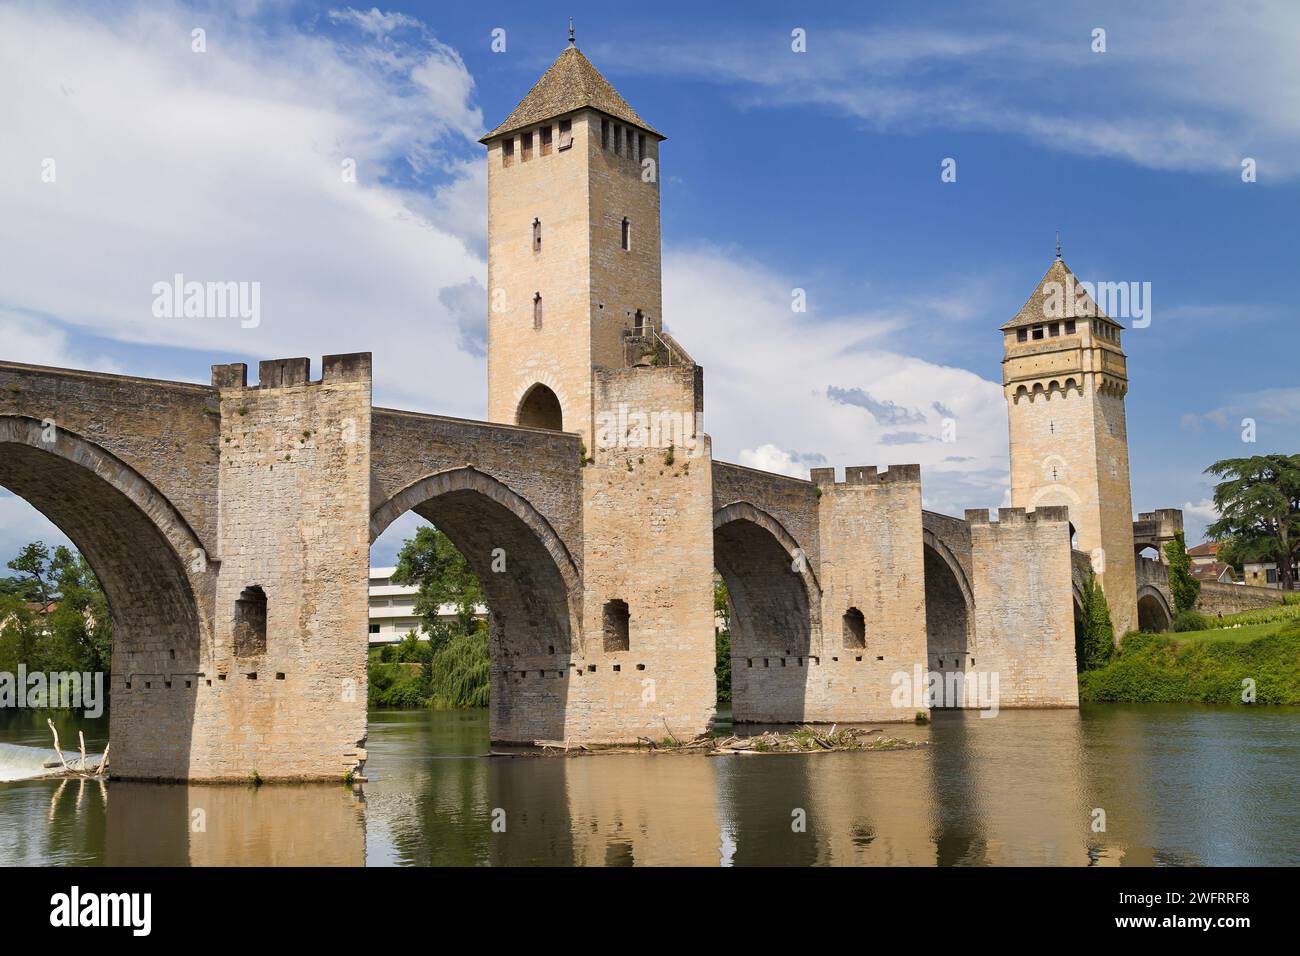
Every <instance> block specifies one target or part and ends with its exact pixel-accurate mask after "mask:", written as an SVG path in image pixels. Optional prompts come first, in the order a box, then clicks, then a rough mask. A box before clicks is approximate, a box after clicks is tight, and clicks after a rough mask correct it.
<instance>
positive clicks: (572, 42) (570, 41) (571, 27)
mask: <svg viewBox="0 0 1300 956" xmlns="http://www.w3.org/2000/svg"><path fill="white" fill-rule="evenodd" d="M569 46H576V42H575V41H574V39H573V17H569Z"/></svg>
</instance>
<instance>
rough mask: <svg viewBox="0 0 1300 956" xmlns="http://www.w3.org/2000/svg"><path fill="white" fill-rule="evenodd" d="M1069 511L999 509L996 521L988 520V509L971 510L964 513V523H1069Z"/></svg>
mask: <svg viewBox="0 0 1300 956" xmlns="http://www.w3.org/2000/svg"><path fill="white" fill-rule="evenodd" d="M1069 520H1070V509H1069V508H1067V507H1066V506H1065V505H1041V506H1039V507H1038V508H1036V509H1034V510H1033V511H1026V510H1025V509H1024V508H999V509H998V520H997V521H996V522H995V521H992V520H991V519H990V518H989V513H988V509H986V508H972V509H967V511H966V523H967V524H970V525H976V524H999V525H1011V524H1025V523H1026V522H1029V521H1069Z"/></svg>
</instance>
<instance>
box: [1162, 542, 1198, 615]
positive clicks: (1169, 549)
mask: <svg viewBox="0 0 1300 956" xmlns="http://www.w3.org/2000/svg"><path fill="white" fill-rule="evenodd" d="M1165 559H1166V560H1167V561H1168V562H1169V590H1170V591H1172V592H1173V593H1174V610H1175V612H1178V611H1190V610H1191V609H1192V606H1193V605H1195V604H1196V597H1197V595H1199V594H1200V593H1201V582H1200V581H1198V580H1196V578H1194V577H1192V559H1191V558H1189V557H1188V556H1187V539H1186V538H1184V537H1183V533H1182V532H1181V531H1180V532H1178V534H1176V535H1174V540H1172V541H1167V542H1165Z"/></svg>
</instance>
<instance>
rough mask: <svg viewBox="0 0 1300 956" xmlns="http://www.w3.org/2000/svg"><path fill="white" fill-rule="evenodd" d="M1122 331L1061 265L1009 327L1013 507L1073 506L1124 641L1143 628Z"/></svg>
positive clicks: (1079, 539)
mask: <svg viewBox="0 0 1300 956" xmlns="http://www.w3.org/2000/svg"><path fill="white" fill-rule="evenodd" d="M1121 328H1122V327H1121V326H1120V324H1119V323H1118V322H1116V321H1114V320H1113V319H1111V318H1109V317H1108V316H1106V315H1104V314H1103V313H1102V312H1101V310H1100V309H1099V308H1098V307H1097V304H1096V302H1095V301H1094V300H1093V299H1092V297H1091V296H1090V295H1088V294H1087V292H1086V291H1085V290H1084V289H1083V288H1082V287H1081V286H1080V285H1079V284H1078V283H1077V281H1076V279H1075V277H1074V274H1073V273H1072V272H1071V271H1070V270H1069V268H1068V267H1067V266H1066V265H1065V263H1064V262H1063V261H1062V260H1061V258H1060V253H1059V251H1058V253H1057V258H1056V260H1055V261H1054V262H1053V263H1052V265H1051V268H1049V269H1048V270H1047V274H1046V275H1045V276H1043V279H1042V281H1041V282H1040V283H1039V284H1038V288H1037V289H1035V290H1034V294H1033V295H1031V296H1030V297H1029V300H1028V301H1027V302H1026V303H1025V305H1024V307H1023V308H1021V310H1020V311H1019V312H1018V313H1016V315H1015V317H1014V318H1013V319H1012V320H1011V321H1010V322H1008V323H1006V324H1005V325H1003V326H1002V329H1001V331H1002V334H1003V342H1004V344H1003V356H1004V357H1003V359H1002V387H1003V392H1004V393H1005V395H1006V399H1007V418H1008V422H1009V426H1010V438H1011V505H1012V507H1015V508H1025V509H1034V508H1038V507H1040V506H1043V505H1065V506H1067V507H1068V508H1069V509H1070V524H1071V525H1072V527H1073V530H1074V533H1075V540H1074V547H1075V549H1076V550H1079V551H1084V552H1087V553H1088V554H1089V555H1090V556H1091V558H1092V564H1093V568H1094V570H1095V571H1096V573H1097V577H1098V579H1099V580H1100V581H1101V584H1102V588H1103V590H1104V591H1105V592H1106V600H1107V601H1108V603H1109V604H1110V613H1111V621H1112V623H1113V624H1114V627H1115V636H1116V638H1117V639H1118V638H1119V637H1120V636H1121V635H1122V634H1124V633H1125V632H1126V631H1128V630H1130V629H1135V628H1136V627H1137V626H1138V620H1137V605H1136V597H1135V594H1136V579H1135V572H1134V550H1133V504H1132V498H1131V494H1130V490H1129V464H1128V432H1127V427H1126V425H1125V419H1124V395H1125V393H1126V392H1127V391H1128V372H1127V367H1126V362H1125V356H1124V352H1123V350H1122V349H1121V348H1120V331H1121Z"/></svg>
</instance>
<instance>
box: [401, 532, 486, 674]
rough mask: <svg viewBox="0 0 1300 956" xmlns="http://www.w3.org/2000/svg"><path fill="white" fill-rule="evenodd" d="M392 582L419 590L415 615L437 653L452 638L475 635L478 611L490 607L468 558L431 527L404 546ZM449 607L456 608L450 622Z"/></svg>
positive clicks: (403, 544) (416, 533) (417, 533)
mask: <svg viewBox="0 0 1300 956" xmlns="http://www.w3.org/2000/svg"><path fill="white" fill-rule="evenodd" d="M393 583H394V584H408V585H410V584H413V585H415V586H416V587H418V588H419V591H418V593H417V594H416V598H415V613H416V615H417V616H418V617H419V618H420V621H421V623H422V624H423V625H424V630H425V632H426V633H427V634H428V635H429V640H430V643H431V644H432V645H433V649H434V650H435V651H436V650H437V649H438V648H440V647H442V646H443V645H445V644H446V643H448V642H449V641H450V640H452V638H454V637H457V636H459V635H462V634H468V633H471V632H473V631H474V630H475V629H476V628H477V626H478V620H477V618H476V614H477V610H478V608H479V607H480V606H481V605H486V604H487V599H486V598H485V597H484V595H483V586H482V585H481V584H480V583H479V580H478V578H477V577H476V576H475V574H474V572H473V571H472V570H471V569H470V566H469V562H468V561H466V560H465V556H464V555H463V554H461V553H460V552H459V551H458V550H457V549H456V546H455V545H454V544H452V543H451V539H450V538H448V537H447V536H446V535H445V534H444V533H443V532H441V531H439V530H438V529H436V528H433V527H430V526H428V525H423V526H421V527H420V528H418V529H416V532H415V537H414V538H407V539H406V541H405V542H403V543H402V550H401V551H400V552H399V553H398V555H397V570H396V571H395V572H394V573H393ZM448 604H450V605H452V606H453V607H455V609H456V611H455V620H454V621H451V622H450V623H449V622H446V621H444V620H443V619H442V615H441V611H442V608H443V606H444V605H448Z"/></svg>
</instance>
